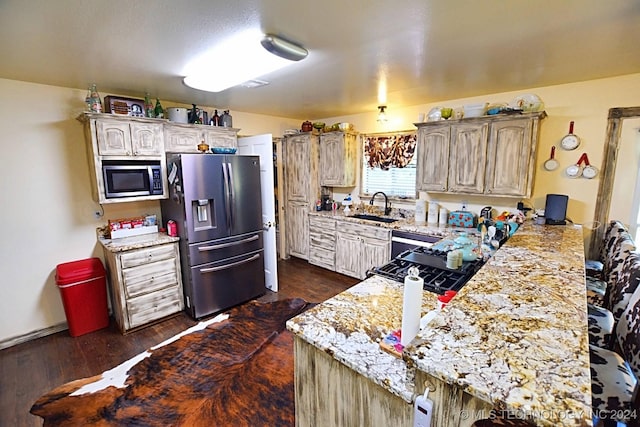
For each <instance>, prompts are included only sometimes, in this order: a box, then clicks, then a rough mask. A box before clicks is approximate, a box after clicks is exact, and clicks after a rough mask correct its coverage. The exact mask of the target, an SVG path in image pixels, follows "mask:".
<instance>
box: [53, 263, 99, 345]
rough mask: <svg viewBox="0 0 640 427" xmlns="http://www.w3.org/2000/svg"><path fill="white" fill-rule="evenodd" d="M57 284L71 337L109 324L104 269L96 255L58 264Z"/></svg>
mask: <svg viewBox="0 0 640 427" xmlns="http://www.w3.org/2000/svg"><path fill="white" fill-rule="evenodd" d="M56 283H57V284H58V288H59V289H60V295H61V297H62V305H63V306H64V314H65V315H66V316H67V323H68V324H69V334H70V335H71V336H72V337H77V336H79V335H84V334H87V333H89V332H93V331H97V330H98V329H103V328H106V327H107V326H109V312H108V309H107V288H106V278H105V269H104V266H103V265H102V261H100V259H99V258H88V259H83V260H79V261H72V262H67V263H64V264H59V265H58V266H57V267H56Z"/></svg>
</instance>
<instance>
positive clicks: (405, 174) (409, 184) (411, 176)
mask: <svg viewBox="0 0 640 427" xmlns="http://www.w3.org/2000/svg"><path fill="white" fill-rule="evenodd" d="M364 157H365V156H362V158H363V161H362V180H361V182H362V190H361V191H362V193H363V194H365V195H372V194H373V193H375V192H376V191H384V193H385V194H386V195H387V196H389V197H403V198H404V197H406V198H410V199H413V198H415V196H416V157H417V156H415V155H414V156H413V158H412V159H411V162H409V164H407V166H405V167H404V168H396V167H391V168H389V169H388V170H382V169H380V168H371V167H369V165H368V163H367V161H366V159H365V158H364Z"/></svg>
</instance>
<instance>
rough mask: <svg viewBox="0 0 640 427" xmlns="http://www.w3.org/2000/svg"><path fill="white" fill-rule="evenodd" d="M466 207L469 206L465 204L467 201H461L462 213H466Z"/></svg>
mask: <svg viewBox="0 0 640 427" xmlns="http://www.w3.org/2000/svg"><path fill="white" fill-rule="evenodd" d="M468 205H469V203H467V201H466V200H463V201H462V210H463V211H466V210H467V206H468Z"/></svg>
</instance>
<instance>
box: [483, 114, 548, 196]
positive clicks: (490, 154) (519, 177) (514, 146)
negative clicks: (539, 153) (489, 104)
mask: <svg viewBox="0 0 640 427" xmlns="http://www.w3.org/2000/svg"><path fill="white" fill-rule="evenodd" d="M538 124H539V119H538V118H533V119H529V120H508V121H499V122H495V123H493V124H492V125H491V130H490V133H489V147H488V151H487V171H486V178H485V190H486V193H488V194H499V195H506V196H525V197H529V196H530V195H531V189H532V187H533V177H534V168H535V158H536V148H537V145H538V127H539V126H538Z"/></svg>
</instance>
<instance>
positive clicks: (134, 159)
mask: <svg viewBox="0 0 640 427" xmlns="http://www.w3.org/2000/svg"><path fill="white" fill-rule="evenodd" d="M78 120H80V121H81V122H82V123H83V124H84V130H85V139H86V148H87V159H88V161H89V168H90V171H91V174H92V179H91V184H92V185H91V187H92V192H93V199H94V200H95V201H96V202H98V203H101V204H102V203H122V202H136V201H141V200H158V199H163V198H167V195H168V192H167V188H166V180H167V174H166V160H165V155H164V132H163V124H164V122H165V121H166V120H162V119H150V118H145V117H129V116H119V115H116V114H101V113H83V114H81V115H80V116H79V117H78ZM116 166H119V169H120V170H121V171H122V170H124V169H125V168H127V167H129V168H132V169H133V168H135V169H136V173H137V175H136V178H140V177H143V179H138V180H136V179H126V180H115V179H113V176H114V175H112V174H111V175H110V173H111V172H112V171H114V169H116ZM145 168H146V169H145ZM145 170H146V171H147V172H144V171H145ZM128 172H129V174H128V175H129V178H131V176H133V175H134V174H133V173H132V172H131V171H128ZM146 177H148V180H147V179H146ZM147 184H148V185H147ZM125 187H127V188H125ZM133 187H135V188H133Z"/></svg>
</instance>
